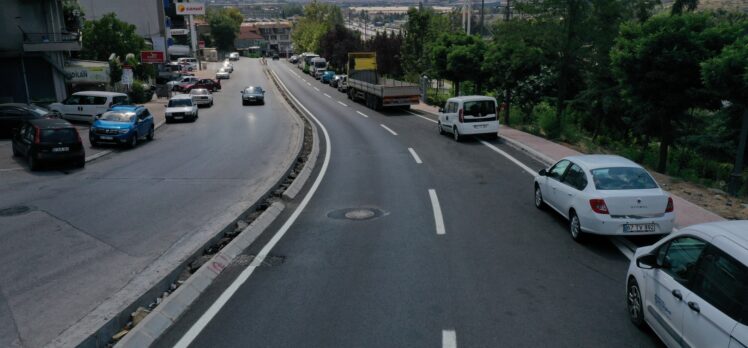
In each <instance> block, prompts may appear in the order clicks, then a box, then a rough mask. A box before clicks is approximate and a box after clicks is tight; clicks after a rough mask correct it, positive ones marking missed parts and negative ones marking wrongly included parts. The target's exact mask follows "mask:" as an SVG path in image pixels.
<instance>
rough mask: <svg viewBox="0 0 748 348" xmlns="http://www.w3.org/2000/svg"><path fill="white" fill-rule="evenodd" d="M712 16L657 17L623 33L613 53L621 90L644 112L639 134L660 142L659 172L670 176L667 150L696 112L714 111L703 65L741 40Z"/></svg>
mask: <svg viewBox="0 0 748 348" xmlns="http://www.w3.org/2000/svg"><path fill="white" fill-rule="evenodd" d="M737 34H738V33H736V32H734V31H730V30H729V28H727V27H725V26H721V25H720V23H719V22H718V21H717V20H716V19H715V17H714V16H713V15H711V14H708V13H688V14H683V15H678V16H665V15H663V16H655V17H653V18H651V19H650V20H648V21H646V22H644V23H635V22H630V23H626V24H624V25H623V26H622V27H621V36H620V37H619V38H618V40H617V41H616V45H615V47H614V48H613V50H612V51H611V58H612V65H613V69H614V71H615V73H616V76H617V77H618V79H619V82H620V87H621V88H622V90H623V91H624V93H626V95H627V96H629V97H630V98H631V99H632V102H633V103H635V104H639V105H640V107H642V108H643V111H645V112H641V113H638V118H637V119H635V120H634V125H635V126H636V128H637V131H638V132H640V133H642V134H646V135H649V136H651V137H653V138H656V139H658V140H659V143H660V144H659V145H660V150H659V161H658V165H657V170H658V171H660V172H663V173H664V172H666V171H667V164H668V150H669V148H670V146H671V145H673V144H674V142H675V141H676V140H677V138H678V137H679V136H680V135H681V134H680V133H681V132H680V131H681V130H682V128H683V127H682V125H683V124H684V123H687V122H689V121H691V120H690V116H691V114H690V113H688V111H689V110H690V109H692V108H699V107H700V108H714V106H715V99H714V95H713V94H711V93H709V91H708V90H706V89H705V88H704V85H703V83H702V80H701V73H700V64H701V62H703V61H705V60H708V59H710V58H712V57H714V56H716V55H718V54H719V52H720V51H721V50H722V48H723V47H724V46H725V45H729V44H730V43H732V42H734V41H735V39H736V38H737V37H736V35H737Z"/></svg>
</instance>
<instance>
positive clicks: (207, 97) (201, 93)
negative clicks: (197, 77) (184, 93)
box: [190, 88, 213, 106]
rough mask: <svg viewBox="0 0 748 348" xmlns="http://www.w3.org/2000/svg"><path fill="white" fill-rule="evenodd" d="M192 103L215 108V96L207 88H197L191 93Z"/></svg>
mask: <svg viewBox="0 0 748 348" xmlns="http://www.w3.org/2000/svg"><path fill="white" fill-rule="evenodd" d="M190 95H191V96H192V101H193V102H194V103H195V104H196V105H197V106H200V105H207V106H213V95H212V94H210V91H208V90H207V89H205V88H195V89H193V90H191V91H190Z"/></svg>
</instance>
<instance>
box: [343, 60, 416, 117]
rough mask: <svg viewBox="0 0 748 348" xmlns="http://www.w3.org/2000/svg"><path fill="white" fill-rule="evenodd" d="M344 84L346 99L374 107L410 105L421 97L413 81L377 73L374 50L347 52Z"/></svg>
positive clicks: (376, 108)
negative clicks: (404, 80)
mask: <svg viewBox="0 0 748 348" xmlns="http://www.w3.org/2000/svg"><path fill="white" fill-rule="evenodd" d="M347 83H348V99H351V100H354V101H363V102H364V104H365V105H366V107H368V108H370V109H374V110H379V109H381V108H384V107H391V106H404V107H408V108H410V106H411V105H414V104H418V101H419V99H420V96H421V90H420V87H419V86H418V85H416V84H413V83H408V82H403V81H398V80H394V79H389V78H384V77H382V76H380V74H379V72H378V71H377V54H376V53H375V52H352V53H348V82H347Z"/></svg>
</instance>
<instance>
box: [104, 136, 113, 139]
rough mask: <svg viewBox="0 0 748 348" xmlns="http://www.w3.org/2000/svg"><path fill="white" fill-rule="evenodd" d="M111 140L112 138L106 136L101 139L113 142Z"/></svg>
mask: <svg viewBox="0 0 748 348" xmlns="http://www.w3.org/2000/svg"><path fill="white" fill-rule="evenodd" d="M113 139H114V137H108V136H103V137H101V140H113Z"/></svg>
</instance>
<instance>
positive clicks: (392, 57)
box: [365, 33, 403, 79]
mask: <svg viewBox="0 0 748 348" xmlns="http://www.w3.org/2000/svg"><path fill="white" fill-rule="evenodd" d="M402 44H403V37H402V35H400V34H390V35H388V34H381V33H377V35H375V36H374V37H373V38H371V39H369V40H368V41H367V42H366V43H365V50H366V51H373V52H376V53H377V70H378V71H379V73H380V74H382V75H384V76H389V77H392V78H398V79H399V78H402V76H403V66H402V64H401V61H400V52H401V49H402Z"/></svg>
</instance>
